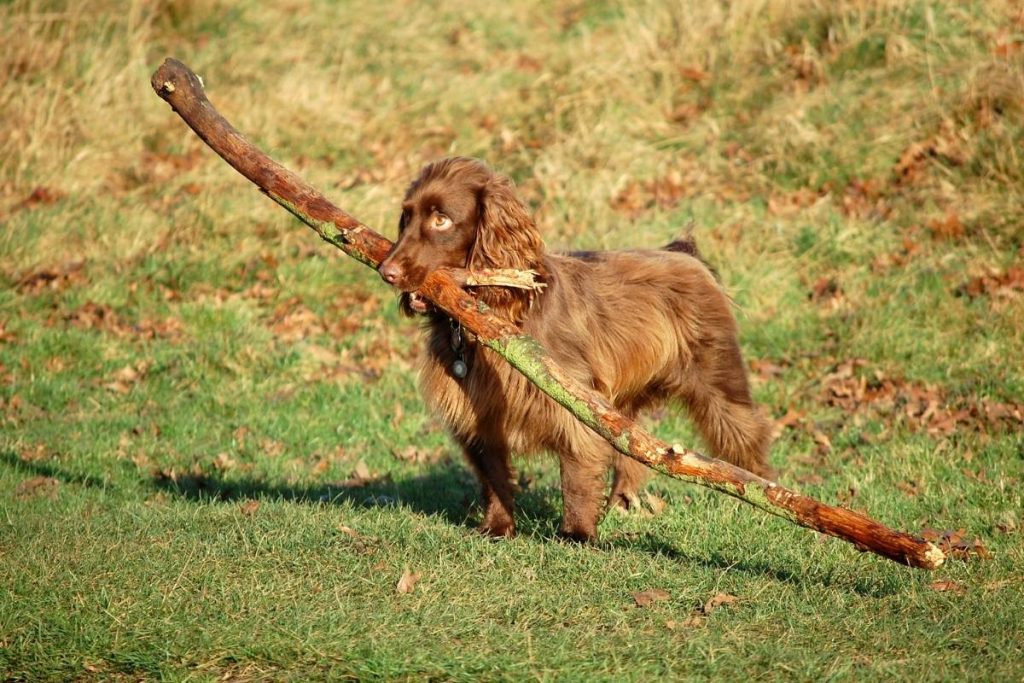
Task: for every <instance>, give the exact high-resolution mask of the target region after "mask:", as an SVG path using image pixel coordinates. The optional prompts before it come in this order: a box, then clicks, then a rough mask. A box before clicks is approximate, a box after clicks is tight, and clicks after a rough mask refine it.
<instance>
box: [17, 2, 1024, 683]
mask: <svg viewBox="0 0 1024 683" xmlns="http://www.w3.org/2000/svg"><path fill="white" fill-rule="evenodd" d="M126 5H127V6H126ZM0 41H2V42H3V44H4V45H5V47H6V49H5V50H4V51H3V52H2V54H0V120H3V121H4V125H3V126H2V127H0V221H2V224H3V229H2V230H0V280H2V283H3V286H2V287H0V425H2V426H0V674H2V675H3V677H4V678H5V679H9V680H33V681H35V680H122V679H124V680H138V679H147V680H148V679H169V680H185V679H191V680H215V679H221V680H263V679H272V680H282V679H284V680H290V679H297V680H308V679H322V678H323V679H360V680H363V679H368V680H381V679H386V680H393V679H400V680H405V679H411V680H427V679H439V680H478V679H484V680H522V679H540V680H551V679H559V680H562V679H565V680H650V679H653V678H656V677H666V678H669V679H706V678H715V679H722V680H730V679H735V678H739V677H751V678H757V679H796V680H809V679H813V680H822V679H830V680H862V679H893V678H896V679H908V680H944V679H961V678H963V677H965V676H970V677H973V678H976V679H980V680H1016V679H1019V678H1020V677H1021V676H1022V675H1024V665H1022V664H1021V661H1022V655H1024V652H1022V648H1021V645H1020V642H1019V634H1020V633H1021V632H1022V630H1024V617H1022V616H1021V615H1022V614H1024V597H1022V595H1024V590H1022V584H1024V573H1022V571H1021V569H1020V567H1021V566H1022V562H1024V541H1022V538H1021V530H1020V529H1021V526H1022V524H1024V517H1022V515H1021V512H1020V511H1021V509H1024V501H1022V495H1021V483H1022V479H1024V437H1022V432H1024V428H1022V427H1024V424H1022V421H1021V418H1020V411H1021V410H1022V405H1024V372H1022V370H1021V367H1020V363H1019V362H1018V361H1019V359H1020V358H1022V357H1024V334H1022V333H1021V330H1022V326H1021V320H1024V292H1022V290H1021V287H1022V283H1021V282H1020V280H1019V278H1018V279H1016V280H1015V279H1014V275H1013V273H1015V272H1017V271H1015V270H1014V268H1020V267H1021V266H1022V257H1024V230H1022V227H1021V226H1022V225H1024V209H1022V207H1024V196H1022V194H1024V191H1022V187H1024V185H1022V184H1021V180H1022V179H1024V166H1022V164H1021V161H1020V154H1021V152H1020V150H1021V141H1022V139H1024V125H1022V123H1021V120H1022V119H1021V114H1022V113H1024V82H1022V80H1021V76H1020V74H1021V73H1022V67H1024V16H1022V15H1021V14H1020V11H1019V8H1017V7H1015V5H1014V3H1011V2H1009V1H1005V2H1004V1H995V2H966V3H941V2H934V1H926V0H920V1H913V0H877V1H872V2H869V1H866V0H864V1H857V0H844V1H842V2H834V3H819V2H812V1H810V0H808V1H800V2H783V1H782V0H767V1H762V2H754V1H753V0H743V1H740V2H733V3H728V4H719V3H706V2H696V1H691V0H683V1H682V2H678V3H674V4H666V3H658V2H649V1H646V0H638V1H637V2H631V3H627V4H624V5H617V4H614V3H598V4H589V3H588V4H578V3H567V2H559V3H541V2H524V3H513V4H500V3H491V4H490V5H488V6H486V7H484V6H482V5H479V4H475V3H468V2H455V3H446V4H445V5H444V6H443V7H441V6H438V7H430V6H428V5H427V4H424V3H400V4H399V3H378V4H376V5H370V6H366V5H359V6H356V5H355V4H352V3H334V2H317V1H314V0H305V1H302V2H294V3H291V4H290V5H288V6H284V5H282V6H280V7H278V6H276V5H274V4H273V3H256V2H239V3H224V2H219V1H217V0H164V1H162V2H143V1H141V0H135V1H133V2H130V3H127V4H126V3H115V2H112V1H109V0H97V1H96V2H91V3H67V2H58V1H52V2H42V1H30V0H12V1H8V2H4V3H0ZM167 55H175V56H177V57H179V58H181V59H183V60H184V61H186V62H187V63H188V64H190V65H191V66H192V67H193V68H195V69H196V70H197V71H198V72H199V73H201V74H202V75H203V76H204V78H205V81H206V84H207V87H208V90H209V93H210V96H211V98H212V99H213V101H214V102H215V103H216V104H217V105H218V107H219V108H220V109H221V110H222V111H223V113H224V114H225V115H226V116H227V117H228V118H229V120H231V121H232V122H233V123H235V125H237V126H238V127H239V128H240V129H241V130H243V131H245V132H246V133H247V134H249V135H250V136H251V137H252V139H253V140H254V141H256V142H257V144H259V145H260V146H262V147H264V148H265V149H267V150H268V151H270V152H271V153H273V154H274V155H275V156H277V157H278V158H279V159H281V160H282V161H283V162H285V163H286V164H287V165H289V166H291V167H293V168H295V169H296V170H297V171H299V172H300V173H301V174H302V175H303V176H304V177H305V178H307V179H308V180H310V181H311V182H313V183H314V184H315V185H317V186H319V187H321V188H323V189H324V190H326V191H327V193H328V194H329V195H331V196H332V197H334V198H335V199H336V200H337V201H338V202H339V203H340V204H341V205H342V206H343V207H344V208H346V209H347V210H349V211H350V212H352V213H353V214H355V215H357V216H359V217H360V218H361V219H362V220H364V221H365V222H366V223H368V224H370V225H373V226H378V227H379V229H380V230H381V231H382V232H384V233H385V234H392V233H393V230H394V228H393V226H394V224H395V217H396V208H395V207H396V206H398V203H399V200H400V197H401V194H402V192H403V189H404V186H405V184H406V183H407V182H408V181H409V180H410V178H411V177H412V176H413V174H414V173H415V171H416V170H417V169H418V168H419V166H420V165H421V164H423V163H424V162H426V161H428V160H430V159H433V158H435V157H436V156H439V155H442V154H448V153H458V154H466V155H472V156H479V157H482V158H484V159H485V160H486V161H488V162H489V163H490V164H491V165H493V166H495V167H497V168H499V169H500V170H502V171H504V172H506V173H508V174H510V175H511V176H512V177H513V178H514V179H515V180H516V181H517V183H518V185H519V187H520V190H521V193H522V195H523V196H524V198H525V199H526V200H527V201H528V202H529V203H530V205H531V208H532V209H533V210H534V212H535V214H536V216H537V219H538V222H539V224H540V225H541V227H542V230H543V232H544V234H545V236H546V239H547V241H548V243H549V244H550V245H551V246H552V247H553V248H573V249H575V248H625V247H630V246H652V245H658V244H663V243H665V242H667V241H668V240H670V239H671V238H672V237H674V236H675V235H677V234H679V233H680V232H682V231H684V230H686V229H687V226H689V229H692V230H693V232H694V234H695V235H696V237H697V240H698V242H699V243H700V244H701V246H702V249H703V250H704V251H705V252H706V253H707V255H708V257H709V259H710V260H711V261H712V262H714V263H715V265H716V266H717V267H718V269H719V271H720V272H721V275H722V279H723V281H724V282H725V283H726V285H727V287H728V288H729V290H730V292H731V293H732V294H733V296H734V298H735V300H736V303H737V311H738V315H739V318H740V324H741V328H742V335H743V345H744V349H745V354H746V357H747V359H748V360H750V361H751V366H752V376H753V381H754V385H755V390H756V394H757V397H758V399H759V401H760V402H761V403H762V404H763V405H764V406H765V408H766V410H768V411H770V412H771V413H772V414H773V416H774V417H775V418H777V419H779V420H780V426H779V437H778V439H777V441H776V443H775V445H774V447H773V452H772V460H773V463H774V464H775V465H776V466H778V467H779V468H780V470H781V472H782V476H781V479H782V481H783V482H784V483H786V484H789V485H793V486H796V487H798V488H800V489H802V490H805V491H807V492H809V493H811V494H812V495H815V496H818V497H820V498H822V499H824V500H828V501H838V502H841V503H843V504H846V505H849V506H852V507H854V508H857V509H863V510H866V511H869V512H870V513H871V514H872V515H874V516H876V517H877V518H879V519H881V520H884V521H886V522H888V523H891V524H893V525H895V526H898V527H901V528H905V529H909V530H913V531H921V530H924V529H935V530H938V532H940V533H941V532H942V531H944V530H954V531H956V530H961V529H962V530H963V531H962V532H961V533H960V534H959V535H958V536H959V537H960V541H961V543H962V545H964V546H965V547H971V546H969V542H968V541H969V539H978V541H979V542H980V543H981V544H982V547H983V549H984V550H986V551H988V553H989V554H991V558H988V559H986V558H984V557H982V555H983V554H984V553H979V552H978V551H977V548H974V549H973V550H971V551H970V552H967V553H965V554H966V557H958V558H954V559H952V560H951V561H950V562H949V563H948V564H947V565H946V566H945V567H943V568H942V569H941V570H939V571H938V572H936V573H930V574H929V573H923V572H915V571H911V570H907V569H905V568H902V567H899V566H896V565H893V564H891V563H887V562H886V561H884V560H880V559H877V558H874V557H868V556H864V555H860V554H858V553H857V552H856V551H855V550H853V549H852V548H850V547H849V546H847V545H846V544H843V543H840V542H838V541H833V540H829V539H823V538H819V537H816V536H815V535H814V534H812V533H810V532H807V531H805V530H803V529H799V528H796V527H792V526H791V525H788V524H786V523H784V522H782V521H780V520H777V519H774V518H770V517H767V516H765V515H763V514H761V513H759V512H757V511H755V510H752V509H750V508H747V507H744V506H742V505H741V504H740V503H738V502H736V501H734V500H732V499H728V498H725V497H723V496H720V495H718V494H715V493H713V492H710V491H706V490H703V489H695V488H693V487H686V486H683V485H679V484H677V483H675V482H672V481H668V480H665V479H659V480H657V481H656V482H654V484H653V485H652V489H653V490H654V492H655V493H656V494H657V495H658V496H660V497H661V498H663V499H664V500H665V501H666V502H667V503H668V504H667V506H666V508H665V509H664V510H663V511H662V512H661V513H660V514H658V515H656V516H643V515H633V516H628V517H620V516H609V517H608V518H607V519H606V520H605V521H604V522H603V523H602V526H601V534H602V540H601V541H600V542H599V543H598V544H596V545H594V546H591V547H577V546H573V545H567V544H563V543H561V542H559V541H557V540H556V539H555V537H554V534H555V530H556V528H557V521H558V515H559V509H560V500H559V493H558V477H557V468H556V467H554V466H553V464H552V462H551V461H550V459H545V458H539V459H531V460H526V461H523V462H521V463H520V475H521V481H522V484H523V491H522V493H521V495H520V498H519V503H520V535H519V536H518V537H517V538H515V539H513V540H511V541H508V542H501V543H494V542H489V541H487V540H485V539H483V538H481V537H479V536H478V535H477V534H476V533H475V532H474V531H473V527H474V525H475V524H476V523H477V522H478V520H479V516H480V510H479V506H478V504H477V500H476V486H475V484H474V482H473V477H472V475H471V474H469V473H468V471H467V470H466V468H465V466H464V465H463V464H462V463H461V460H460V457H459V454H458V453H457V452H456V449H455V448H454V446H453V444H452V442H451V441H450V440H449V439H448V438H447V437H446V436H445V434H444V432H443V429H442V428H441V427H440V425H439V424H438V423H437V422H436V421H435V420H434V419H433V418H431V417H430V416H429V415H427V414H425V412H424V410H423V408H422V404H421V401H420V399H419V398H418V396H417V393H416V389H415V377H414V375H415V370H414V368H415V365H416V362H417V357H418V354H419V350H418V344H417V341H416V334H415V328H414V325H413V324H412V323H409V322H408V321H404V320H401V319H400V318H399V317H398V315H397V312H396V310H395V306H394V305H393V297H392V295H391V293H390V292H388V291H386V290H385V289H384V288H383V287H382V286H381V284H380V283H379V281H378V280H377V278H376V277H375V276H374V275H373V274H372V273H369V272H368V271H366V270H365V269H364V268H362V267H361V266H359V265H358V264H356V263H355V262H353V261H349V260H346V259H344V258H343V257H342V256H340V255H338V254H337V253H333V252H332V251H331V250H330V247H328V246H326V245H323V244H322V243H319V242H317V241H316V239H315V236H313V235H312V234H311V233H309V231H307V230H304V229H303V228H302V227H301V226H299V225H297V223H296V222H295V221H294V220H293V219H291V218H290V217H289V216H287V215H286V214H285V213H284V212H283V211H280V210H279V209H278V208H277V207H275V206H274V205H272V204H271V203H270V202H268V201H267V200H266V199H264V198H263V197H261V196H259V195H258V193H256V192H254V191H252V190H250V188H249V187H247V185H246V184H245V182H244V181H243V180H241V179H240V178H239V177H238V176H237V175H236V174H234V173H233V172H232V171H230V169H228V168H227V167H226V166H225V165H224V164H223V163H221V162H220V161H219V160H218V159H216V158H215V157H214V155H212V154H211V153H209V152H208V150H206V149H205V148H203V146H202V144H201V143H200V142H199V141H198V140H197V139H195V137H194V136H193V135H192V134H191V133H190V132H189V131H188V130H187V129H185V127H184V126H183V125H182V124H181V122H180V121H179V120H178V119H177V118H176V117H175V116H174V115H173V114H172V113H171V112H170V111H169V110H168V108H167V107H166V105H165V104H163V103H162V102H161V101H160V100H159V99H158V98H157V97H156V96H155V95H153V94H152V93H151V91H150V89H149V85H148V79H149V74H150V73H151V72H152V70H153V69H154V68H155V67H156V66H157V65H158V64H159V63H160V61H161V60H162V59H163V57H165V56H167ZM858 387H860V388H858ZM1015 411H1016V412H1015ZM650 424H651V425H652V427H653V428H654V429H655V431H656V432H657V433H658V434H659V435H660V436H663V437H665V438H667V439H672V440H673V441H684V440H691V439H692V438H693V436H692V432H691V431H690V430H689V428H688V426H687V425H686V422H685V420H684V419H683V418H682V417H681V416H679V415H678V414H677V412H676V411H675V410H669V411H666V412H664V413H663V414H659V415H657V416H654V417H652V418H651V419H650ZM353 483H359V484H363V485H362V486H358V487H357V486H353V485H352V484H353ZM956 540H957V539H954V541H956ZM406 569H408V570H410V571H411V572H414V573H417V574H419V575H420V578H419V581H418V583H416V585H415V587H414V589H413V591H412V592H411V593H408V594H401V593H398V592H397V591H396V585H397V583H398V580H399V577H400V576H401V575H402V573H403V572H404V571H405V570H406ZM648 589H662V590H664V591H666V592H667V595H668V597H667V599H664V600H660V601H656V602H654V603H652V604H650V605H648V606H646V607H642V608H641V607H637V606H636V604H635V602H634V599H633V597H632V594H633V593H634V592H637V591H644V590H648ZM941 589H946V590H941ZM719 593H724V594H729V595H733V596H736V598H737V600H736V601H735V602H732V603H730V604H728V605H724V606H721V607H718V608H717V609H710V608H709V609H708V610H707V613H706V614H705V613H704V608H703V606H704V605H705V604H706V603H707V602H708V601H709V599H710V598H711V597H712V596H714V595H716V594H719Z"/></svg>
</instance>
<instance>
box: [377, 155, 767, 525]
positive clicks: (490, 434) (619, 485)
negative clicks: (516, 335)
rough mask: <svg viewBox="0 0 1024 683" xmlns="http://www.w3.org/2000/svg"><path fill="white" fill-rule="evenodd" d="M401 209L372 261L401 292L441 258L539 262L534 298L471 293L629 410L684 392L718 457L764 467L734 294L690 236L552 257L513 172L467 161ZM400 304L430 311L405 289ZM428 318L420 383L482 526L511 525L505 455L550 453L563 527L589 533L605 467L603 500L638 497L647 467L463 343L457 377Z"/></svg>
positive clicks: (761, 430) (445, 340) (762, 426)
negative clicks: (651, 245) (389, 242)
mask: <svg viewBox="0 0 1024 683" xmlns="http://www.w3.org/2000/svg"><path fill="white" fill-rule="evenodd" d="M402 207H403V212H402V220H401V223H400V234H399V238H398V240H397V242H396V244H395V246H394V248H393V249H392V251H391V253H390V254H389V255H388V257H387V258H386V259H385V260H384V261H383V262H382V263H381V266H380V272H381V275H382V276H383V277H384V278H385V279H386V280H388V281H389V282H391V283H392V284H394V285H396V286H398V287H400V288H401V289H403V290H404V291H406V292H411V291H413V290H415V289H417V288H418V287H419V285H420V284H422V282H423V279H424V277H425V276H426V274H427V273H428V272H430V271H431V270H432V269H435V268H439V267H460V268H461V267H465V266H467V265H468V266H470V267H492V268H522V269H525V268H530V269H533V270H535V271H537V272H538V273H540V274H541V277H542V279H543V280H544V281H545V283H546V285H547V287H546V288H545V289H544V290H543V292H542V293H540V294H537V293H534V292H523V291H517V290H511V289H503V288H494V287H488V288H481V289H480V290H478V292H477V294H478V296H480V297H481V298H483V299H484V300H485V301H486V302H487V303H488V305H490V306H491V307H492V308H494V309H496V310H497V311H499V312H500V313H502V314H504V315H506V316H507V317H509V318H510V319H511V320H514V321H516V322H517V323H519V324H520V325H521V326H522V328H523V330H524V331H525V332H526V333H528V334H530V335H533V336H534V337H535V338H537V339H538V340H539V341H540V343H541V344H543V345H544V347H545V348H546V349H547V350H548V351H549V352H550V354H551V355H552V356H553V357H554V359H555V361H556V362H557V363H558V364H559V365H560V366H561V367H562V368H563V369H564V370H565V371H566V372H568V373H569V374H571V375H572V376H573V377H574V378H575V379H576V380H577V381H579V382H582V383H584V384H590V385H592V386H593V387H594V388H595V389H597V390H598V391H599V392H600V393H601V394H602V395H604V396H605V397H606V398H608V399H609V400H610V401H611V402H612V403H614V404H615V406H616V408H618V409H619V410H621V411H622V412H624V413H625V414H627V415H629V416H635V415H636V414H637V413H639V412H640V411H642V410H645V409H648V408H651V407H653V406H655V405H657V404H659V403H662V402H664V401H666V400H668V399H678V400H679V401H681V402H682V403H683V404H684V405H685V406H686V407H687V410H688V412H689V414H690V416H691V417H692V418H693V420H694V422H695V423H696V425H697V427H698V429H699V431H700V433H701V435H702V436H703V438H704V440H705V441H706V442H707V444H708V446H709V448H710V450H711V452H712V453H713V454H714V455H715V456H717V457H719V458H723V459H725V460H728V461H730V462H732V463H735V464H737V465H739V466H741V467H745V468H747V469H749V470H751V471H753V472H756V473H758V474H762V475H768V476H771V474H772V472H771V469H770V467H769V466H768V464H767V459H766V458H767V452H768V445H769V438H770V437H769V435H770V428H769V423H768V421H767V420H766V419H765V418H764V417H763V416H762V415H761V413H760V412H759V411H758V409H757V408H756V406H755V405H754V403H753V400H752V399H751V395H750V388H749V385H748V383H747V376H746V370H745V368H744V364H743V360H742V358H741V356H740V350H739V346H738V343H737V339H736V323H735V321H734V319H733V316H732V310H731V304H730V302H729V299H728V297H727V296H726V294H725V293H724V291H723V290H722V288H721V287H720V285H719V283H718V282H717V280H716V278H715V277H714V275H713V274H712V272H711V271H710V270H709V269H708V267H707V266H706V265H705V264H704V263H703V262H702V261H701V259H700V257H699V254H698V253H697V250H696V246H695V245H694V244H693V242H692V240H687V241H685V242H675V243H673V244H672V245H669V246H668V247H667V248H666V249H664V250H648V251H620V252H591V253H579V254H572V255H555V254H546V253H545V252H544V246H543V242H542V240H541V238H540V235H539V233H538V231H537V229H536V226H535V225H534V223H533V221H532V220H531V218H530V216H529V214H528V212H527V211H526V208H525V207H524V206H523V204H522V203H521V202H520V201H519V200H518V199H517V198H516V196H515V192H514V189H513V187H512V184H511V182H510V181H509V180H508V179H506V178H504V177H502V176H499V175H496V174H494V173H492V172H491V171H490V170H489V169H488V168H487V167H486V166H484V165H483V164H482V163H480V162H478V161H475V160H472V159H465V158H453V159H444V160H442V161H438V162H435V163H433V164H430V165H428V166H427V167H426V168H424V169H423V171H422V172H421V173H420V175H419V177H418V178H417V179H416V180H415V181H414V182H413V183H412V185H410V187H409V190H408V192H407V194H406V197H405V201H404V202H403V205H402ZM446 219H447V220H446ZM402 306H403V310H405V311H406V312H409V313H411V312H414V310H420V311H422V310H424V306H423V304H422V303H421V302H418V301H417V300H416V299H414V298H412V297H411V296H410V295H408V294H405V295H403V297H402ZM427 314H428V316H429V322H428V325H427V332H428V352H427V353H426V354H425V356H424V361H423V365H422V368H421V376H420V381H421V388H422V390H423V394H424V396H425V398H426V400H427V402H428V403H429V404H430V405H431V407H432V408H433V409H434V410H435V411H436V412H437V413H438V414H439V415H440V416H441V417H442V418H443V420H444V421H445V423H446V424H447V425H448V427H449V429H450V430H451V431H452V433H453V434H454V436H455V438H456V439H458V441H459V442H460V443H461V444H462V447H463V449H464V451H465V453H466V457H467V458H468V460H469V462H470V464H471V465H472V466H473V468H474V470H475V471H476V474H477V476H478V478H479V479H480V482H481V484H482V486H483V496H484V501H485V508H486V512H485V516H484V520H483V524H482V530H483V531H485V532H487V533H489V534H493V535H496V536H507V535H511V534H512V533H514V529H515V522H514V520H513V508H514V502H513V485H512V468H511V465H510V457H511V454H512V453H513V452H515V453H530V452H536V451H543V450H548V451H553V452H555V453H557V454H558V457H559V462H560V465H561V475H562V496H563V506H564V514H563V520H562V533H563V534H565V535H566V536H569V537H571V538H575V539H580V540H589V539H593V538H594V537H595V536H596V533H597V523H598V521H599V520H600V517H601V514H602V511H603V509H604V502H605V474H606V472H607V470H608V469H609V467H611V468H614V472H615V476H614V482H613V485H612V492H611V497H610V499H609V500H610V502H611V503H612V504H619V505H623V506H626V507H628V506H629V505H630V504H631V503H635V501H636V500H637V493H638V491H639V490H640V488H641V487H642V486H643V483H644V481H645V480H646V478H647V476H648V470H647V469H646V468H645V467H644V466H643V465H641V464H639V463H637V462H636V461H634V460H631V459H629V458H626V457H624V456H621V455H619V454H618V453H616V452H615V451H614V450H613V449H612V447H611V446H610V445H609V444H608V443H607V442H605V441H604V440H603V439H602V438H601V437H599V436H597V435H596V434H595V433H594V432H592V431H591V430H589V429H588V428H587V427H585V426H583V425H582V424H581V423H580V422H578V421H577V420H576V419H575V418H574V417H573V416H572V415H571V414H570V413H568V412H567V411H566V410H565V409H564V408H562V407H561V406H559V405H558V404H556V403H555V402H554V401H553V400H552V399H550V398H549V397H548V396H546V395H545V394H543V393H542V392H541V391H540V390H539V389H537V388H536V387H535V386H534V385H533V384H531V383H530V382H529V381H528V380H527V379H526V378H524V377H523V376H522V375H521V374H519V373H518V372H517V371H516V370H514V369H513V368H512V367H511V366H509V365H508V363H507V362H505V360H504V359H502V358H501V357H499V356H498V355H496V354H495V353H493V352H492V351H490V350H489V349H487V348H485V347H483V346H479V345H476V344H475V343H473V341H472V340H469V342H468V344H469V348H468V350H467V353H466V360H467V362H468V364H469V374H468V375H467V376H466V377H465V378H464V379H461V380H460V379H457V378H456V377H455V376H453V374H452V370H451V368H452V363H453V362H454V360H455V352H454V351H453V350H452V346H451V329H450V324H449V320H448V318H447V317H446V316H444V315H443V314H440V313H437V312H434V311H431V310H429V309H427Z"/></svg>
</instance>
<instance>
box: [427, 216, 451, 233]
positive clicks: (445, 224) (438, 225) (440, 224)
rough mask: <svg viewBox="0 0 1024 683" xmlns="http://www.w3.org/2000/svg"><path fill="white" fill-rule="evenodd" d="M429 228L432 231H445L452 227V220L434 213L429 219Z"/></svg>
mask: <svg viewBox="0 0 1024 683" xmlns="http://www.w3.org/2000/svg"><path fill="white" fill-rule="evenodd" d="M430 227H432V228H433V229H434V230H447V229H448V228H450V227H452V219H451V218H448V216H445V215H444V214H443V213H435V214H434V215H433V216H432V217H431V219H430Z"/></svg>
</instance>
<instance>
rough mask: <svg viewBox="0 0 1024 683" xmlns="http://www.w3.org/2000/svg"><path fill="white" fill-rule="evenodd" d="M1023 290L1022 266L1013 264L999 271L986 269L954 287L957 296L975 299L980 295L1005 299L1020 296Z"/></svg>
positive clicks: (1023, 273)
mask: <svg viewBox="0 0 1024 683" xmlns="http://www.w3.org/2000/svg"><path fill="white" fill-rule="evenodd" d="M1021 292H1024V267H1019V266H1014V267H1010V268H1008V269H1006V270H1005V271H1003V272H999V271H998V270H995V269H992V268H990V269H988V270H987V272H985V273H984V274H982V275H979V276H977V277H973V278H971V279H970V280H968V281H967V282H965V283H963V284H962V285H960V286H959V287H958V288H957V289H956V294H957V295H958V296H968V297H970V298H971V299H976V298H978V297H981V296H986V297H990V298H993V299H1006V298H1010V297H1016V296H1020V293H1021Z"/></svg>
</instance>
